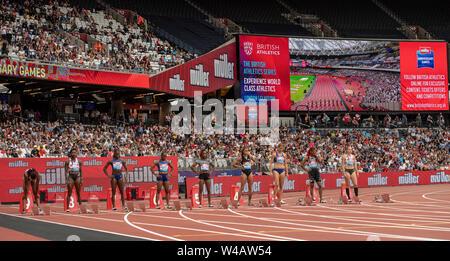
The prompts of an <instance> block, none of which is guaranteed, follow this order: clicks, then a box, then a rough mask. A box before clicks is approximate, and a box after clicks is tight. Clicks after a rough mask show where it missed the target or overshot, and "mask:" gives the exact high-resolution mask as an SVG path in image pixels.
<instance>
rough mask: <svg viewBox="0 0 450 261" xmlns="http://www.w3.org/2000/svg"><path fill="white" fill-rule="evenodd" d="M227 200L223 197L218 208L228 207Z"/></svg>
mask: <svg viewBox="0 0 450 261" xmlns="http://www.w3.org/2000/svg"><path fill="white" fill-rule="evenodd" d="M228 206H229V205H228V201H227V199H226V198H223V199H221V200H220V205H219V208H223V209H227V208H228Z"/></svg>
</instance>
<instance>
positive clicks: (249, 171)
mask: <svg viewBox="0 0 450 261" xmlns="http://www.w3.org/2000/svg"><path fill="white" fill-rule="evenodd" d="M242 173H244V174H245V175H247V177H248V176H250V174H252V170H251V169H244V170H242Z"/></svg>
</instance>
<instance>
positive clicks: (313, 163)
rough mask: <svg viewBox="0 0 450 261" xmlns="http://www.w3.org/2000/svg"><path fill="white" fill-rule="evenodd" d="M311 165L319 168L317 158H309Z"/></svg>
mask: <svg viewBox="0 0 450 261" xmlns="http://www.w3.org/2000/svg"><path fill="white" fill-rule="evenodd" d="M309 167H310V168H312V169H314V168H318V167H319V164H318V163H317V159H316V158H314V157H310V158H309Z"/></svg>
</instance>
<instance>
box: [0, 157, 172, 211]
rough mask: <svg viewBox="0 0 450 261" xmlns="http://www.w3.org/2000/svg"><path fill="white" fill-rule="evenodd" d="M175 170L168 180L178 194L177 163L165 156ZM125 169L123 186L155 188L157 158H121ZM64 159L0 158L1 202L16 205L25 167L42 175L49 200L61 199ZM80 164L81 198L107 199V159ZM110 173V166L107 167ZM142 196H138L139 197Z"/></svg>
mask: <svg viewBox="0 0 450 261" xmlns="http://www.w3.org/2000/svg"><path fill="white" fill-rule="evenodd" d="M167 158H168V160H169V161H171V162H172V166H173V167H174V171H173V175H172V176H171V177H170V178H169V180H170V187H171V189H174V190H176V191H178V164H177V162H178V160H177V157H175V156H168V157H167ZM122 159H123V160H124V161H125V162H126V163H127V166H128V183H126V187H129V186H132V187H139V190H140V191H143V190H147V191H148V190H150V188H151V187H154V186H156V177H155V176H154V175H153V174H152V173H151V170H150V168H151V166H152V165H153V162H154V161H155V160H158V159H159V157H123V158H122ZM66 160H67V158H22V159H0V169H1V170H2V174H1V175H0V202H18V201H19V198H20V193H22V191H23V188H22V183H23V173H24V172H25V170H26V169H28V168H35V169H36V170H37V171H38V172H39V174H40V175H41V181H40V186H39V189H40V190H44V189H47V191H48V198H49V200H55V198H56V196H57V195H58V196H60V197H63V196H64V192H65V191H66V187H67V185H66V184H67V183H66V174H65V170H64V162H65V161H66ZM79 160H81V161H82V166H83V167H82V170H83V187H82V193H81V197H82V199H83V200H85V199H86V200H87V199H88V197H89V196H90V193H91V194H92V193H93V194H95V195H96V196H97V197H98V198H99V199H106V195H107V192H108V188H110V187H111V185H110V180H109V178H108V177H106V176H105V174H104V173H103V166H104V165H105V164H106V162H107V161H108V160H110V158H79ZM108 173H111V167H109V168H108ZM124 173H125V172H124ZM139 196H141V195H139Z"/></svg>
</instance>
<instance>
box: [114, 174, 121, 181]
mask: <svg viewBox="0 0 450 261" xmlns="http://www.w3.org/2000/svg"><path fill="white" fill-rule="evenodd" d="M114 178H115V179H116V180H117V181H119V180H120V179H121V178H122V174H117V175H114Z"/></svg>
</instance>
